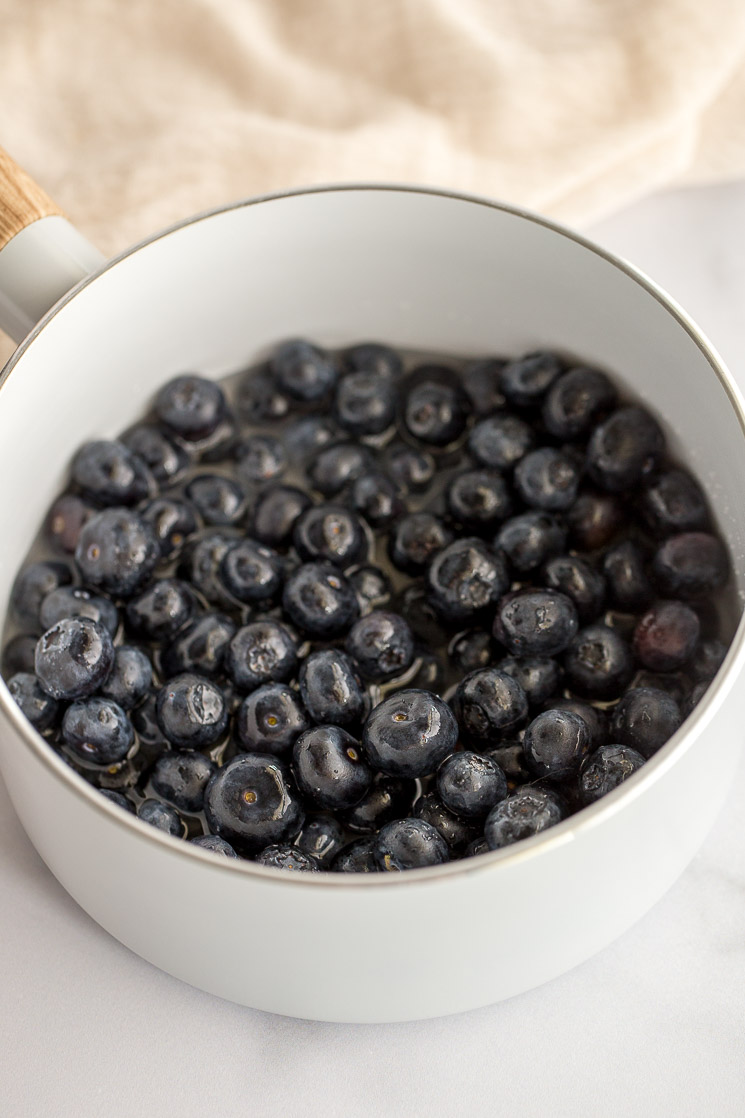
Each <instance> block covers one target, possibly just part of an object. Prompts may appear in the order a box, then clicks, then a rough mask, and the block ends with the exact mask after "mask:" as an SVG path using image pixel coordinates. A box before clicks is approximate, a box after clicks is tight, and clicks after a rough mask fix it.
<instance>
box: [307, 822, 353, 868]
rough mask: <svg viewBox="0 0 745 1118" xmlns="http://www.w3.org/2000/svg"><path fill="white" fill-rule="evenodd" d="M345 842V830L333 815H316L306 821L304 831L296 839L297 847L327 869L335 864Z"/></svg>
mask: <svg viewBox="0 0 745 1118" xmlns="http://www.w3.org/2000/svg"><path fill="white" fill-rule="evenodd" d="M345 842H346V837H345V833H344V828H343V827H342V825H341V823H339V821H338V820H337V819H335V818H334V816H333V815H315V816H313V817H312V818H310V819H306V820H305V823H304V824H303V829H302V831H301V832H300V834H299V835H298V836H297V838H296V839H295V846H296V847H297V848H298V850H302V851H303V853H304V854H310V855H311V856H312V857H313V858H315V859H317V861H318V862H319V863H320V865H321V866H323V867H326V866H328V865H330V864H331V862H333V860H334V858H335V857H336V855H337V854H338V853H339V851H340V850H341V848H342V847H343V846H344V844H345Z"/></svg>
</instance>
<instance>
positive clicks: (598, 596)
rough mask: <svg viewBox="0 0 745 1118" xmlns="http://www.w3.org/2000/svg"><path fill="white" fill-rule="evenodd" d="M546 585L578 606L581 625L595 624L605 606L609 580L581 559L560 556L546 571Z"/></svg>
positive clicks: (549, 563)
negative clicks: (606, 580) (593, 622)
mask: <svg viewBox="0 0 745 1118" xmlns="http://www.w3.org/2000/svg"><path fill="white" fill-rule="evenodd" d="M542 582H543V584H544V586H547V587H548V588H549V590H561V592H562V593H563V594H566V596H567V597H568V598H571V599H572V601H573V602H574V605H575V608H576V610H577V617H578V619H579V621H580V623H581V624H583V625H584V624H586V623H587V622H588V621H594V620H595V618H596V617H597V615H598V614H599V613H600V611H601V609H602V608H603V604H604V602H605V589H606V588H605V579H604V578H603V576H602V575H601V574H600V572H599V571H596V570H595V568H594V567H591V566H590V564H589V563H588V562H587V561H586V560H585V559H581V558H580V557H579V556H578V555H556V556H554V558H552V559H549V560H548V561H547V562H546V563H545V564H544V567H543V571H542Z"/></svg>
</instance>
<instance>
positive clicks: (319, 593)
mask: <svg viewBox="0 0 745 1118" xmlns="http://www.w3.org/2000/svg"><path fill="white" fill-rule="evenodd" d="M282 608H283V610H284V612H285V614H286V616H287V617H288V618H289V620H290V621H291V622H292V623H293V625H297V626H298V628H299V629H301V630H302V631H303V632H304V633H307V634H308V636H311V637H316V638H318V639H320V640H330V639H333V638H334V637H340V636H342V634H344V633H346V631H347V630H348V629H349V627H350V625H352V624H353V623H354V621H356V620H357V617H358V616H359V603H358V602H357V596H356V594H355V592H354V587H353V586H352V585H351V583H350V582H349V580H348V579H347V578H345V576H344V575H343V574H342V573H341V572H340V571H339V570H338V569H337V568H336V567H335V566H334V565H333V564H332V563H303V564H302V565H301V566H299V567H298V568H297V570H295V571H293V573H292V574H291V575H290V576H289V577H288V578H287V580H286V582H285V587H284V591H283V593H282Z"/></svg>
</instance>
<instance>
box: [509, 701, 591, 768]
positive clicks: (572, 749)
mask: <svg viewBox="0 0 745 1118" xmlns="http://www.w3.org/2000/svg"><path fill="white" fill-rule="evenodd" d="M591 748H592V743H591V739H590V732H589V730H588V728H587V723H586V722H585V721H584V720H583V719H582V718H580V717H579V715H577V714H572V712H571V711H568V710H556V709H554V710H545V711H544V712H543V713H542V714H539V715H538V716H537V717H536V718H534V719H533V721H532V722H531V723H530V725H529V726H528V728H527V729H526V731H525V737H524V738H523V753H524V754H525V760H526V761H527V763H528V766H529V767H530V768H531V769H532V771H533V772H534V773H535V775H536V776H545V777H549V778H550V779H551V780H563V779H564V778H565V777H568V776H571V775H572V773H574V772H576V770H577V769H578V768H579V766H580V764H581V763H582V761H583V759H584V758H585V757H586V756H587V754H588V753H589V752H590V749H591Z"/></svg>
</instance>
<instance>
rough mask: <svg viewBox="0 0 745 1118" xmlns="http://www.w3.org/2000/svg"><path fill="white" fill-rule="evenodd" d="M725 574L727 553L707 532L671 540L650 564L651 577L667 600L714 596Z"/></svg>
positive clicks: (670, 538) (719, 542)
mask: <svg viewBox="0 0 745 1118" xmlns="http://www.w3.org/2000/svg"><path fill="white" fill-rule="evenodd" d="M728 573H729V561H728V558H727V552H726V549H725V547H724V545H723V544H722V542H721V541H720V540H718V539H717V537H716V536H712V535H711V534H710V533H708V532H681V533H680V534H678V535H676V536H670V537H669V539H667V540H666V541H665V542H664V544H663V545H662V547H661V548H660V549H659V550H658V551H657V553H656V554H655V557H654V559H653V560H652V574H653V576H654V579H655V581H656V583H657V585H658V586H659V588H660V590H661V591H662V594H663V595H664V596H665V597H667V598H683V599H685V600H686V601H691V600H693V599H696V598H701V597H702V596H703V595H705V594H713V593H714V591H715V590H718V589H719V587H720V586H723V585H724V584H725V582H726V581H727V575H728Z"/></svg>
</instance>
